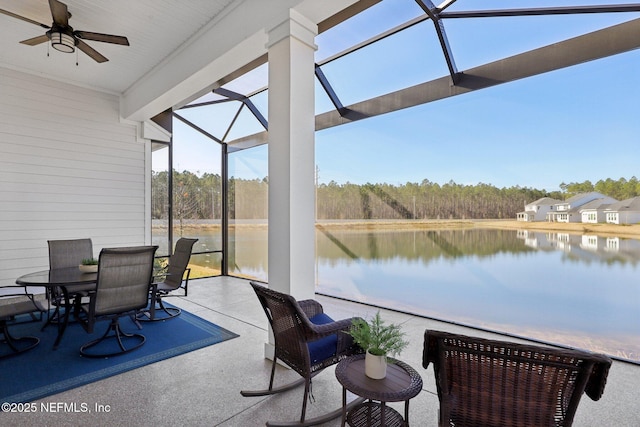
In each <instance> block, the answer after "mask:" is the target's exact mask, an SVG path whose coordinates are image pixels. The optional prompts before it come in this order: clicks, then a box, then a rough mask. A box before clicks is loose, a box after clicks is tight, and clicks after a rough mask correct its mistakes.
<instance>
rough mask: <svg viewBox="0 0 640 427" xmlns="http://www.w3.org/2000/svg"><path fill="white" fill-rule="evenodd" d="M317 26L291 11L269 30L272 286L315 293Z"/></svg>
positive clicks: (296, 293) (301, 293)
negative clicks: (315, 54) (315, 40)
mask: <svg viewBox="0 0 640 427" xmlns="http://www.w3.org/2000/svg"><path fill="white" fill-rule="evenodd" d="M317 32H318V29H317V26H316V25H315V24H314V23H313V22H311V21H310V20H308V19H307V18H305V17H304V16H302V15H301V14H300V13H298V12H296V11H294V10H290V11H289V17H288V18H287V19H286V20H284V21H283V22H282V23H281V24H279V25H277V26H276V27H275V28H273V29H272V30H271V31H269V42H268V45H267V48H268V53H269V287H271V288H272V289H276V290H278V291H280V292H284V293H287V294H291V295H293V296H294V297H295V298H296V299H306V298H313V296H314V293H315V273H314V265H315V197H314V194H315V176H314V174H315V103H314V78H315V77H314V75H315V74H314V73H315V69H314V64H315V62H314V52H315V50H316V48H317V47H316V45H315V43H314V39H315V36H316V35H317Z"/></svg>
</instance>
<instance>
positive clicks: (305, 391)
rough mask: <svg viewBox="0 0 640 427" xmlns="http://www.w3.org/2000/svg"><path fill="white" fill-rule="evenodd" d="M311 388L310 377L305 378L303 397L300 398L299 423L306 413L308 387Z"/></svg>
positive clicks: (302, 421)
mask: <svg viewBox="0 0 640 427" xmlns="http://www.w3.org/2000/svg"><path fill="white" fill-rule="evenodd" d="M310 388H311V378H307V379H306V381H305V382H304V397H303V399H302V413H301V414H300V424H302V423H304V417H305V415H306V414H307V400H308V399H309V389H310Z"/></svg>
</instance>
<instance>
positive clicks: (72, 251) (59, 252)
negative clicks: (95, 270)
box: [48, 239, 93, 269]
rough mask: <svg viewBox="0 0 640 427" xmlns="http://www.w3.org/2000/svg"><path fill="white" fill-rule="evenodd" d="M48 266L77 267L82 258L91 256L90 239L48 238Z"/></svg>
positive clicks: (54, 267)
mask: <svg viewBox="0 0 640 427" xmlns="http://www.w3.org/2000/svg"><path fill="white" fill-rule="evenodd" d="M48 243H49V268H51V269H57V268H70V267H77V266H78V265H80V264H81V263H82V260H83V259H87V258H93V245H92V244H91V239H74V240H49V241H48Z"/></svg>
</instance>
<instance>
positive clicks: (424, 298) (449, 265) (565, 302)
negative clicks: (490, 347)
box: [199, 226, 640, 363]
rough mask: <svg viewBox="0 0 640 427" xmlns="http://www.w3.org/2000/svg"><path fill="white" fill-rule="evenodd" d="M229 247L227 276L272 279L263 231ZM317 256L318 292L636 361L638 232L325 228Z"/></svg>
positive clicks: (639, 342) (251, 231)
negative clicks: (621, 235) (630, 234)
mask: <svg viewBox="0 0 640 427" xmlns="http://www.w3.org/2000/svg"><path fill="white" fill-rule="evenodd" d="M199 237H200V238H201V239H202V240H203V242H204V243H206V239H207V238H206V236H203V235H200V236H199ZM233 247H234V248H235V252H234V256H233V260H234V264H233V265H232V266H231V267H230V268H231V274H238V275H243V276H249V277H254V278H257V279H260V280H266V279H267V272H266V270H267V253H266V250H267V231H266V228H255V227H254V228H247V229H246V230H245V229H242V227H239V228H237V229H236V231H235V234H234V244H233ZM316 254H317V256H316V260H317V267H316V271H317V278H316V280H317V291H318V292H321V293H325V294H328V295H334V296H339V297H343V298H348V299H351V300H355V301H362V302H365V303H369V304H375V305H380V306H384V307H389V308H393V309H398V310H404V311H407V312H411V313H416V314H419V315H423V316H427V317H433V318H437V319H442V320H447V321H452V322H457V323H461V324H466V325H471V326H477V327H482V328H487V329H491V330H497V331H502V332H507V333H510V334H515V335H518V336H524V337H529V338H534V339H538V340H542V341H545V342H552V343H559V344H563V345H568V346H572V347H578V348H586V349H590V350H593V351H600V352H604V353H608V354H611V355H613V356H615V357H618V358H622V359H627V360H630V361H633V362H636V363H640V281H638V268H639V266H638V263H639V261H640V241H638V240H636V239H627V238H617V237H600V236H595V235H573V234H571V235H570V234H564V233H543V232H531V231H517V232H516V231H513V230H478V229H466V230H440V231H433V230H419V229H412V230H353V229H346V228H331V227H328V226H325V227H318V229H317V232H316Z"/></svg>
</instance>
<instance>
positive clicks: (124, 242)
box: [0, 67, 145, 285]
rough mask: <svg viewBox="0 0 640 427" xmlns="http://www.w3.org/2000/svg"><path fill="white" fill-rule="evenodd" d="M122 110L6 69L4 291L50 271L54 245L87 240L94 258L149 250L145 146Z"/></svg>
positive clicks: (113, 101)
mask: <svg viewBox="0 0 640 427" xmlns="http://www.w3.org/2000/svg"><path fill="white" fill-rule="evenodd" d="M70 72H73V73H78V72H82V69H81V68H78V69H76V68H75V67H74V68H73V69H71V70H70ZM118 108H119V99H118V97H117V96H114V95H111V94H105V93H101V92H97V91H92V90H89V89H84V88H78V87H75V86H70V85H65V84H62V83H59V82H55V81H51V80H48V79H45V78H40V77H36V76H32V75H28V74H24V73H20V72H16V71H13V70H8V69H4V68H0V285H8V284H13V283H14V282H15V279H16V277H18V276H20V275H22V274H24V273H28V272H31V271H35V270H42V269H46V268H48V249H47V240H49V239H67V238H82V237H90V238H91V239H92V240H93V246H94V252H95V255H96V256H97V255H98V253H99V251H100V249H101V248H102V247H109V246H129V245H140V244H144V243H145V144H144V143H142V142H140V141H139V140H137V138H136V126H134V125H132V124H131V123H122V122H121V121H120V119H119V113H118Z"/></svg>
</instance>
